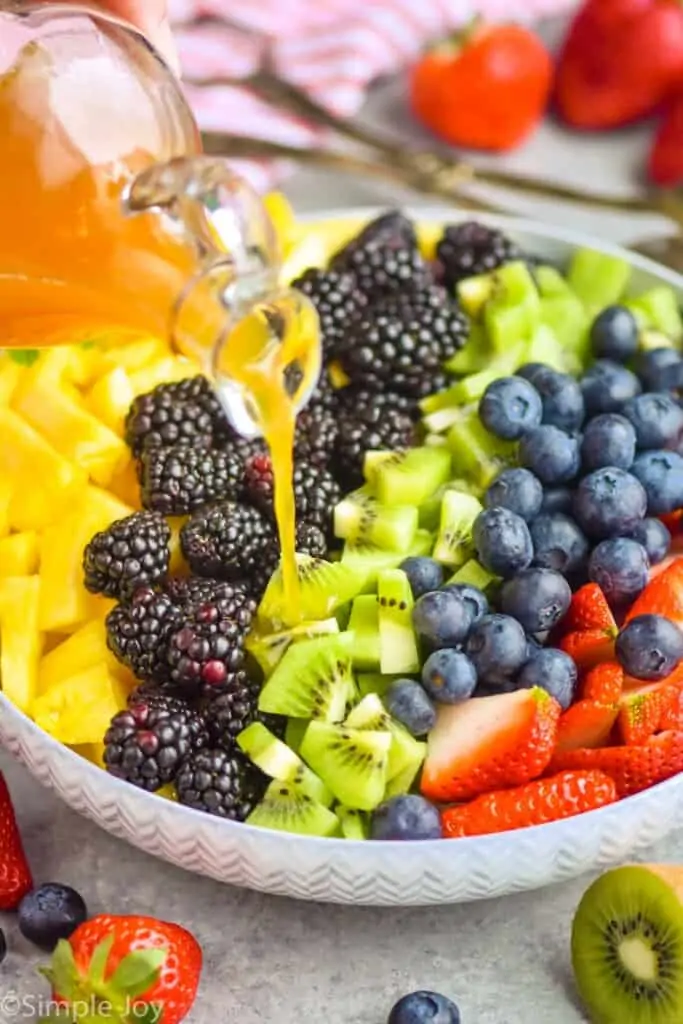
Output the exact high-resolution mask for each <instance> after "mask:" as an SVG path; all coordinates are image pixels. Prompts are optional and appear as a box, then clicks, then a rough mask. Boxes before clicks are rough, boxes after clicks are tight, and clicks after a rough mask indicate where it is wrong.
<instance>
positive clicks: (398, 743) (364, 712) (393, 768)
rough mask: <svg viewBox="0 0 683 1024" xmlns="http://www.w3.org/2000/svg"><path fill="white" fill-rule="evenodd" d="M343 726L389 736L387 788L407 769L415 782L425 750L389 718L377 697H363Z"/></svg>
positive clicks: (371, 694)
mask: <svg viewBox="0 0 683 1024" xmlns="http://www.w3.org/2000/svg"><path fill="white" fill-rule="evenodd" d="M344 726H345V727H347V728H349V729H361V730H365V729H375V730H380V731H382V732H384V731H386V732H389V733H390V734H391V747H390V749H389V762H388V764H387V784H389V783H390V782H391V781H392V779H395V778H396V776H398V775H400V774H401V773H403V772H405V771H406V769H408V768H412V769H413V779H414V778H415V775H416V774H417V771H418V769H419V768H420V765H421V764H422V762H423V761H424V759H425V754H426V752H427V746H426V744H425V743H420V742H418V740H416V739H414V738H413V737H412V736H411V735H410V733H409V732H408V731H407V729H404V728H403V726H402V725H401V724H400V723H399V722H396V721H395V720H394V719H393V718H392V717H391V715H390V714H389V713H388V712H387V710H386V709H385V707H384V705H383V704H382V701H381V699H380V697H379V696H378V695H377V694H376V693H369V694H368V695H367V696H366V697H363V699H362V701H361V702H360V704H358V705H357V707H355V708H354V709H353V711H351V712H349V714H348V715H347V717H346V721H345V722H344Z"/></svg>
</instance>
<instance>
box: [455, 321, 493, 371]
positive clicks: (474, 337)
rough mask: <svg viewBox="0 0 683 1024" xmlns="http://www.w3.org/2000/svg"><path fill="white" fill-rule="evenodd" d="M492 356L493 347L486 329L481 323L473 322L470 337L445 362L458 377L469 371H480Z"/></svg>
mask: <svg viewBox="0 0 683 1024" xmlns="http://www.w3.org/2000/svg"><path fill="white" fill-rule="evenodd" d="M490 358H491V347H490V345H489V340H488V338H487V337H486V331H485V330H484V328H483V327H482V325H481V324H477V323H473V324H472V326H471V327H470V334H469V338H468V339H467V341H466V343H465V344H464V345H463V347H462V348H461V349H460V351H459V352H456V353H455V355H454V356H451V358H450V359H449V360H448V361H447V362H446V363H445V364H444V366H445V369H446V370H447V371H448V372H449V373H454V374H456V375H457V376H458V377H460V376H462V375H464V374H468V373H478V372H479V371H480V370H483V369H484V368H485V367H486V364H487V363H488V361H489V359H490Z"/></svg>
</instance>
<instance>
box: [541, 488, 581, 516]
mask: <svg viewBox="0 0 683 1024" xmlns="http://www.w3.org/2000/svg"><path fill="white" fill-rule="evenodd" d="M573 503H574V492H573V491H572V490H571V488H569V487H546V489H545V491H544V492H543V502H542V503H541V512H547V513H548V515H552V514H553V513H555V512H564V514H565V515H571V512H572V507H573Z"/></svg>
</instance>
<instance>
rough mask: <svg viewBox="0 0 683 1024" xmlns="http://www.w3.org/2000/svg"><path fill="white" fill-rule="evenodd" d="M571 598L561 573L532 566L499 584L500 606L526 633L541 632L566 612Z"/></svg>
mask: <svg viewBox="0 0 683 1024" xmlns="http://www.w3.org/2000/svg"><path fill="white" fill-rule="evenodd" d="M571 599H572V591H571V587H570V586H569V584H568V583H567V581H566V579H565V578H564V576H563V575H562V574H561V573H559V572H555V571H554V569H537V568H533V569H526V570H525V571H524V572H522V573H520V574H519V575H518V576H515V578H514V579H512V580H508V581H507V582H506V583H504V584H503V588H502V590H501V594H500V606H501V609H502V610H503V612H504V613H505V615H508V616H512V617H513V618H514V619H516V620H517V622H519V623H520V624H521V626H522V627H523V628H524V629H525V630H526V632H527V633H543V632H545V631H546V630H548V629H552V628H553V626H555V625H557V623H558V622H559V621H560V619H561V618H562V617H563V616H564V615H566V613H567V609H568V608H569V605H570V603H571Z"/></svg>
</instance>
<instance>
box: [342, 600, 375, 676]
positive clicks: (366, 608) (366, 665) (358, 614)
mask: <svg viewBox="0 0 683 1024" xmlns="http://www.w3.org/2000/svg"><path fill="white" fill-rule="evenodd" d="M349 632H350V633H353V644H352V646H351V657H352V659H353V667H354V668H357V669H365V670H366V671H367V670H370V669H377V668H379V659H380V647H379V604H378V601H377V595H376V594H361V595H359V596H358V597H356V598H354V601H353V604H352V605H351V617H350V618H349Z"/></svg>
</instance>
